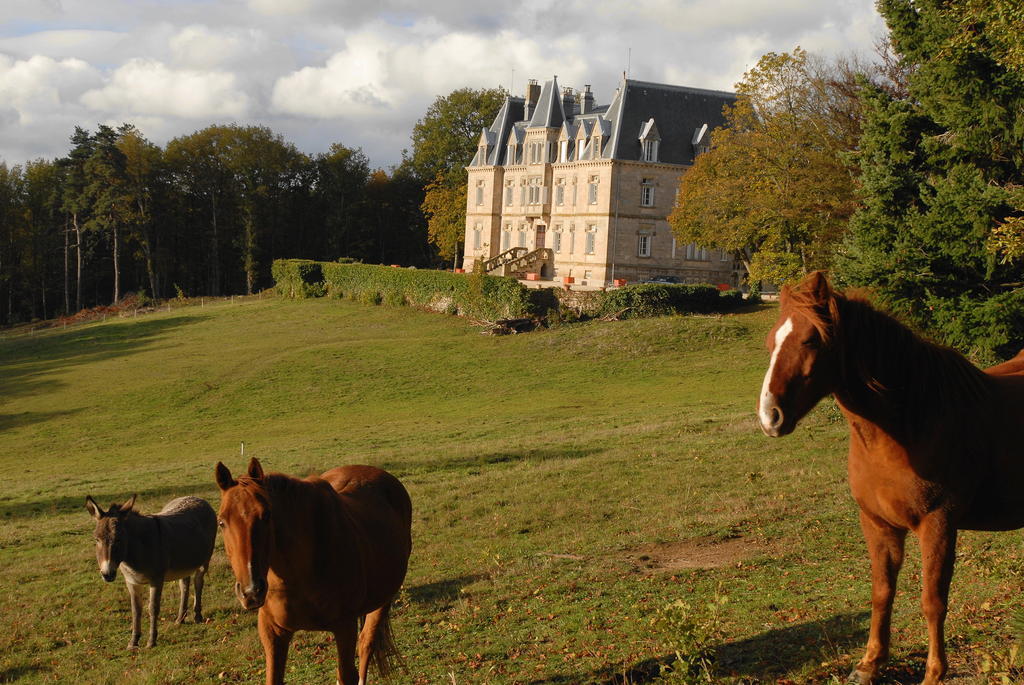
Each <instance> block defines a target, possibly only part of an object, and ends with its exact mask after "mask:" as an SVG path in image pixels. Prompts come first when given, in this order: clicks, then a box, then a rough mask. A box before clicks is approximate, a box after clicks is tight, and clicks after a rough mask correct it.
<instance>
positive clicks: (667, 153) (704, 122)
mask: <svg viewBox="0 0 1024 685" xmlns="http://www.w3.org/2000/svg"><path fill="white" fill-rule="evenodd" d="M735 100H736V95H735V94H734V93H727V92H724V91H718V90H705V89H701V88H689V87H686V86H672V85H667V84H663V83H651V82H648V81H635V80H631V79H623V80H622V82H621V83H620V84H619V88H618V89H617V90H616V92H615V95H614V96H613V98H612V101H611V103H610V104H608V105H600V106H597V107H594V108H593V109H592V110H591V111H590V112H587V113H586V114H580V113H579V111H578V110H579V108H578V107H573V108H571V109H570V110H567V109H566V108H565V106H564V104H563V102H564V101H563V97H562V92H561V89H560V88H559V87H558V79H557V77H556V78H552V79H551V80H550V81H547V82H545V83H544V86H543V88H542V89H541V93H540V96H539V97H538V99H537V105H536V106H535V107H534V109H533V112H532V116H531V117H530V120H529V121H526V120H525V117H524V114H525V100H524V98H521V97H511V96H510V97H508V98H506V100H505V104H504V105H503V106H502V108H501V110H500V111H499V112H498V115H497V117H495V119H494V123H493V124H491V126H490V128H489V129H487V130H488V131H490V132H493V133H494V134H496V138H495V139H494V141H495V142H494V143H491V140H492V137H491V136H490V135H487V136H486V138H487V140H488V154H487V163H488V164H503V163H504V161H505V159H504V158H505V155H506V154H507V148H508V145H509V142H510V141H509V137H510V134H511V135H513V136H514V139H515V141H516V142H517V143H521V142H522V140H523V135H524V134H525V132H526V129H527V128H534V127H544V128H558V129H562V128H563V126H564V130H566V131H567V132H568V136H569V139H570V140H575V139H576V137H577V135H578V132H579V127H580V125H581V124H585V126H584V130H585V131H586V133H587V135H588V137H589V136H590V135H591V134H592V133H593V132H594V131H595V130H596V131H600V132H602V135H603V136H604V141H603V142H604V143H605V144H604V146H603V148H604V149H603V150H602V154H601V157H602V158H604V159H621V160H639V159H640V158H641V153H642V149H641V143H640V138H641V136H642V135H643V133H644V132H645V131H646V132H648V133H650V132H655V135H658V136H660V139H661V142H660V143H659V147H658V161H659V162H666V163H669V164H692V163H693V160H694V157H695V155H696V149H697V144H698V142H700V141H701V139H702V138H704V135H695V134H697V133H698V132H701V131H702V129H703V130H704V131H708V130H711V129H714V128H717V127H719V126H721V125H722V124H724V123H725V119H724V117H723V116H722V107H723V106H724V105H727V104H732V103H733V102H734V101H735ZM652 119H653V123H652V122H651V120H652ZM705 144H706V143H705ZM491 145H493V147H491ZM474 161H475V160H474Z"/></svg>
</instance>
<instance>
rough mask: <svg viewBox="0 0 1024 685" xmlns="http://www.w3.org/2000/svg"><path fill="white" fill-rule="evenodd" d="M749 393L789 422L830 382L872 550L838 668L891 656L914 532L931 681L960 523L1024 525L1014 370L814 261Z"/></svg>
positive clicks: (861, 675) (939, 669)
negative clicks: (860, 625)
mask: <svg viewBox="0 0 1024 685" xmlns="http://www.w3.org/2000/svg"><path fill="white" fill-rule="evenodd" d="M780 303H781V306H780V311H779V319H778V322H777V323H776V324H775V327H774V328H773V329H772V330H771V332H770V333H769V334H768V340H767V346H768V350H769V352H770V354H771V362H770V364H769V367H768V372H767V373H766V374H765V378H764V384H763V386H762V388H761V397H760V400H759V402H758V417H759V418H760V421H761V428H762V429H763V430H764V432H765V433H767V434H768V435H770V436H772V437H778V436H782V435H786V434H788V433H790V432H792V431H793V429H794V428H795V427H796V423H797V421H799V420H800V419H801V418H802V417H803V416H804V415H805V414H807V412H808V411H810V410H811V408H812V407H814V405H815V404H817V403H818V401H819V400H821V399H822V398H823V397H825V396H826V395H828V394H832V395H834V396H835V398H836V401H837V402H838V404H839V406H840V408H841V409H842V411H843V414H844V415H845V416H846V421H847V423H848V425H849V429H850V452H849V477H850V489H851V490H852V492H853V496H854V498H855V499H856V501H857V504H858V505H860V523H861V529H862V530H863V532H864V538H865V540H866V541H867V547H868V552H869V554H870V557H871V580H872V599H871V629H870V634H869V637H868V644H867V651H866V653H865V655H864V657H863V658H862V659H861V660H860V663H859V664H858V665H857V667H856V669H855V670H854V671H853V673H851V674H850V679H851V680H852V681H854V682H859V683H862V684H867V683H871V682H874V680H875V678H876V677H877V675H878V673H879V669H880V667H881V665H882V664H883V663H884V662H885V660H886V659H887V658H888V656H889V637H890V629H889V627H890V618H891V615H892V603H893V597H894V594H895V591H896V577H897V574H898V573H899V570H900V566H901V564H902V563H903V549H904V540H905V538H906V534H907V531H913V532H914V534H915V535H916V536H917V537H918V540H919V541H920V544H921V556H922V569H921V570H922V574H921V575H922V577H921V581H922V585H923V591H922V596H921V604H922V609H923V611H924V615H925V618H926V620H927V623H928V660H927V664H926V667H925V678H924V681H923V682H924V685H936V684H937V683H940V682H941V681H942V679H943V677H944V676H945V674H946V669H947V662H946V653H945V646H944V637H943V625H944V623H945V619H946V609H947V599H948V596H949V584H950V581H951V579H952V577H953V562H954V558H955V552H956V549H955V548H956V537H957V531H958V530H1012V529H1015V528H1020V527H1021V526H1024V496H1022V495H1021V493H1022V492H1024V376H1022V375H1019V374H1016V375H1015V371H1017V370H1019V369H1018V366H1016V365H1012V364H1006V365H1000V366H999V367H995V368H994V369H992V370H990V372H985V371H981V370H980V369H978V368H977V367H975V366H974V365H973V364H971V363H970V362H969V361H967V359H965V358H964V357H963V356H961V355H960V354H959V353H957V352H955V351H953V350H950V349H947V348H944V347H940V346H938V345H935V344H933V343H930V342H927V341H925V340H922V339H921V338H920V337H918V336H917V335H915V334H914V333H913V332H911V331H910V330H909V329H908V328H907V327H906V326H904V325H903V324H901V323H899V322H898V321H896V320H895V319H894V318H892V317H891V316H889V315H887V314H884V313H882V312H880V311H878V310H876V309H874V308H873V307H872V306H871V305H870V304H868V302H867V301H866V300H865V299H863V298H862V297H859V296H856V295H852V294H845V295H844V294H842V293H839V292H836V291H834V290H832V288H831V287H830V286H829V283H828V281H827V279H826V278H825V277H824V275H822V274H821V273H820V272H816V273H813V274H811V275H810V276H808V277H807V278H805V279H804V281H803V282H802V283H801V284H800V285H799V286H797V287H796V288H795V289H783V291H782V294H781V298H780Z"/></svg>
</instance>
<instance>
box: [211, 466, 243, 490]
mask: <svg viewBox="0 0 1024 685" xmlns="http://www.w3.org/2000/svg"><path fill="white" fill-rule="evenodd" d="M215 473H216V477H217V486H218V487H219V488H220V489H221V490H227V489H228V488H233V487H235V486H236V485H238V481H237V480H235V479H234V478H232V477H231V471H229V470H228V467H227V466H224V464H223V463H222V462H219V461H218V462H217V468H216V470H215Z"/></svg>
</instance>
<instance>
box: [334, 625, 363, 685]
mask: <svg viewBox="0 0 1024 685" xmlns="http://www.w3.org/2000/svg"><path fill="white" fill-rule="evenodd" d="M356 629H357V626H356V622H355V620H352V621H350V622H348V623H346V624H344V625H343V626H342V627H340V628H337V629H336V630H335V631H334V646H335V647H336V648H337V649H338V685H364V684H365V682H366V681H365V680H364V675H365V673H364V672H363V669H362V664H360V669H359V672H358V673H357V672H356V664H355V660H356Z"/></svg>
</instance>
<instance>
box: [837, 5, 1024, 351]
mask: <svg viewBox="0 0 1024 685" xmlns="http://www.w3.org/2000/svg"><path fill="white" fill-rule="evenodd" d="M979 7H980V6H979ZM878 8H879V11H880V12H881V13H882V16H883V17H884V18H885V20H886V23H887V24H888V26H889V30H890V32H891V37H892V41H893V45H894V47H895V49H896V51H897V52H898V53H899V54H900V55H901V58H902V60H903V61H904V63H905V65H906V66H907V68H908V69H909V70H910V72H911V75H910V81H909V90H908V93H907V94H906V96H905V97H899V96H897V95H894V94H892V93H889V92H885V91H883V90H882V89H880V88H874V87H867V88H866V89H865V90H866V94H865V95H864V104H865V107H864V111H865V117H866V118H865V124H864V135H863V136H862V139H861V144H860V149H859V150H858V152H857V154H856V160H857V163H858V164H859V167H860V172H861V181H862V191H861V192H862V201H863V203H864V206H863V208H862V209H861V210H859V211H858V212H857V213H856V214H855V215H854V217H853V218H852V220H851V222H850V234H849V238H848V240H847V241H846V244H845V246H844V249H843V251H842V253H841V254H840V255H839V259H838V264H837V267H838V268H837V275H838V276H839V278H840V279H841V280H843V281H845V282H847V283H849V284H853V285H865V286H870V287H871V288H872V289H873V290H874V291H875V292H876V293H877V294H878V295H879V296H881V298H882V299H883V300H885V301H886V302H887V304H888V305H889V306H890V307H891V308H893V309H895V310H897V311H899V312H901V313H903V314H904V315H906V316H908V317H909V318H910V319H912V320H913V321H914V322H916V323H917V324H918V325H920V326H922V327H924V328H926V329H929V330H931V331H933V332H934V333H935V334H936V335H937V336H938V337H940V338H942V339H944V341H945V342H947V343H949V344H953V345H955V346H957V347H960V348H961V349H963V350H965V351H967V352H970V353H972V354H974V355H975V356H976V357H978V358H979V359H982V360H986V361H989V360H993V359H995V358H998V357H1005V356H1009V355H1012V354H1015V353H1016V352H1017V350H1018V349H1019V348H1020V347H1021V346H1022V345H1024V288H1022V287H1021V286H1022V283H1021V280H1022V279H1021V276H1022V274H1021V268H1020V265H1019V264H1017V263H1014V261H1013V260H1012V255H1005V254H1004V255H1003V259H1000V258H999V255H997V253H996V250H995V249H993V246H998V242H997V240H996V238H997V236H998V235H999V234H1000V231H1001V230H1003V227H1006V226H1011V227H1012V226H1014V225H1016V224H1018V223H1019V222H1020V217H1021V216H1022V214H1024V193H1022V190H1021V188H1022V186H1024V73H1022V71H1021V70H1020V69H1019V68H1018V67H1016V66H1015V65H1014V64H1013V63H1012V62H1009V61H1007V60H1006V59H1005V58H1004V56H1005V55H1007V54H1015V53H1014V52H1013V51H1012V49H1010V48H1012V46H1010V47H1008V46H1007V45H1006V44H1005V40H1004V38H1005V37H1004V38H1003V39H1001V40H1003V41H1004V42H1000V43H999V44H998V45H997V44H994V43H993V42H991V41H989V40H987V39H986V26H985V21H984V19H985V17H984V14H983V13H981V14H979V13H974V14H972V10H971V4H970V0H963V1H959V2H948V1H947V2H941V1H939V0H881V1H880V2H879V4H878ZM968 16H971V17H972V18H973V21H966V20H965V17H968ZM1015 40H1016V41H1018V42H1019V41H1020V40H1021V38H1020V36H1019V35H1018V36H1017V37H1016V38H1015ZM1003 232H1004V233H1005V230H1003Z"/></svg>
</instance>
